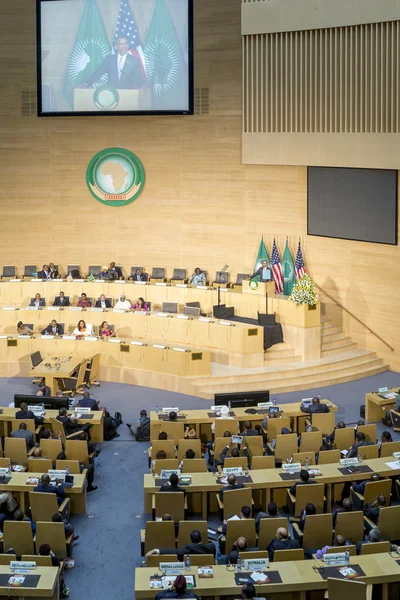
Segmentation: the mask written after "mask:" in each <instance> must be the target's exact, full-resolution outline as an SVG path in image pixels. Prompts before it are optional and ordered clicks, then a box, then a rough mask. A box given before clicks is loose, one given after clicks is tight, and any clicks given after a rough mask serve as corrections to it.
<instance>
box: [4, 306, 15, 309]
mask: <svg viewBox="0 0 400 600" xmlns="http://www.w3.org/2000/svg"><path fill="white" fill-rule="evenodd" d="M3 310H15V306H3Z"/></svg>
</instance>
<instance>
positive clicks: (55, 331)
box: [42, 319, 64, 335]
mask: <svg viewBox="0 0 400 600" xmlns="http://www.w3.org/2000/svg"><path fill="white" fill-rule="evenodd" d="M42 335H64V327H63V326H62V325H60V323H57V321H56V320H55V319H53V320H52V321H51V323H50V324H49V325H48V326H47V327H46V328H45V329H43V331H42Z"/></svg>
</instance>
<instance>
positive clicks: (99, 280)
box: [92, 279, 104, 283]
mask: <svg viewBox="0 0 400 600" xmlns="http://www.w3.org/2000/svg"><path fill="white" fill-rule="evenodd" d="M92 283H104V279H95V280H94V281H92Z"/></svg>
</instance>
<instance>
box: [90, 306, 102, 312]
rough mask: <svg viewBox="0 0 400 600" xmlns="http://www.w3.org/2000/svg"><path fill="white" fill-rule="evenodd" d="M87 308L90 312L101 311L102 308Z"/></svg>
mask: <svg viewBox="0 0 400 600" xmlns="http://www.w3.org/2000/svg"><path fill="white" fill-rule="evenodd" d="M89 310H90V312H103V309H102V308H98V307H94V308H90V309H89Z"/></svg>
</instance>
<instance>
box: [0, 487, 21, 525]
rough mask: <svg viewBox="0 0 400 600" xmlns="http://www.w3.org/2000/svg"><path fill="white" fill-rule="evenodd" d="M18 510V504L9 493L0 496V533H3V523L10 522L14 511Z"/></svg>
mask: <svg viewBox="0 0 400 600" xmlns="http://www.w3.org/2000/svg"><path fill="white" fill-rule="evenodd" d="M17 508H18V502H17V500H16V499H15V496H14V495H13V494H11V492H3V493H1V494H0V531H3V523H4V521H12V520H13V519H14V515H15V511H16V510H17Z"/></svg>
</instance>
